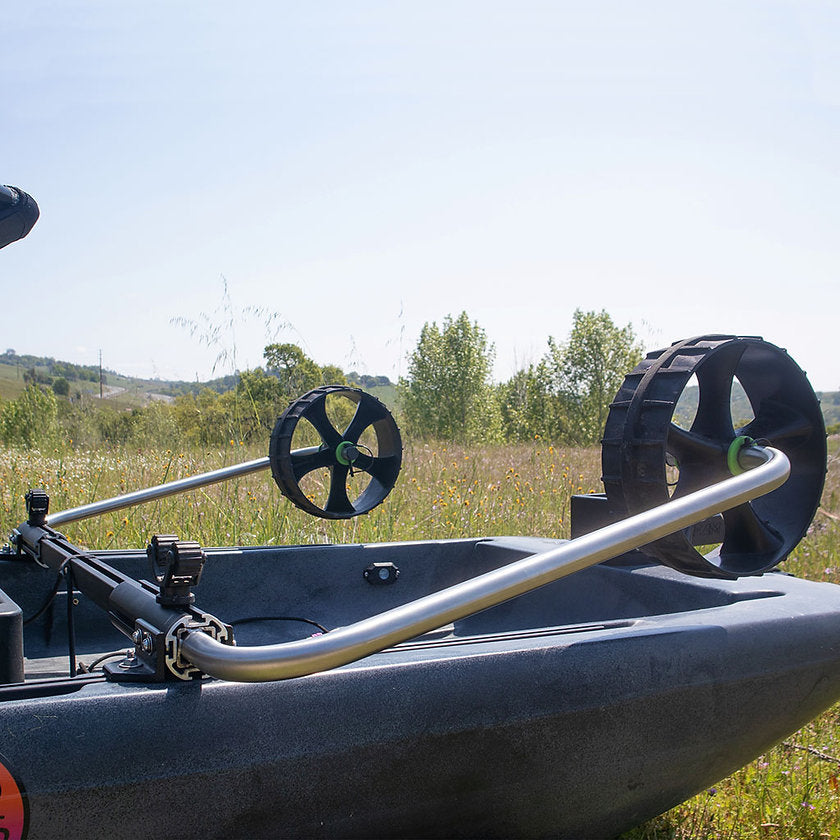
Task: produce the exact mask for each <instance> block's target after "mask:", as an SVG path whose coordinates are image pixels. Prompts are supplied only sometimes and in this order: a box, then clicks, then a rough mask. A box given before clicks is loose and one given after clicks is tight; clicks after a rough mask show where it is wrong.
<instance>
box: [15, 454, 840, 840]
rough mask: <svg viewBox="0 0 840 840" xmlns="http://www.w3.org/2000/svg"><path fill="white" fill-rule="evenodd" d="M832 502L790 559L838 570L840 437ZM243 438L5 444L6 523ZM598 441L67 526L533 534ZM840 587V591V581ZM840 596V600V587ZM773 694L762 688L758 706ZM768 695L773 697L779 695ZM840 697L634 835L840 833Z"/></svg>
mask: <svg viewBox="0 0 840 840" xmlns="http://www.w3.org/2000/svg"><path fill="white" fill-rule="evenodd" d="M831 444H832V447H831V448H832V452H833V453H834V454H833V455H832V457H831V459H830V463H829V472H828V478H827V483H826V489H825V493H824V495H823V507H822V508H821V511H820V512H819V513H818V514H817V517H816V519H815V520H814V524H813V525H812V527H811V530H810V532H809V534H808V536H807V538H806V539H805V540H804V541H803V542H802V543H801V545H800V546H799V547H798V548H797V549H796V551H795V552H794V554H793V555H792V556H791V558H790V559H789V560H788V561H787V564H786V569H787V570H788V571H790V572H793V573H795V574H797V575H800V576H803V577H807V578H811V579H815V580H823V581H830V582H832V583H840V551H838V547H839V546H840V540H838V537H840V520H838V516H837V515H838V514H840V460H838V455H837V453H836V450H837V441H835V440H832V441H831ZM264 454H265V452H264V451H261V450H260V449H256V448H249V447H246V446H241V445H239V444H237V443H235V442H232V443H231V444H230V445H228V446H227V447H225V448H224V449H221V450H212V451H210V450H208V451H189V452H178V451H169V450H166V451H144V452H138V451H136V450H135V451H119V450H104V449H103V450H97V451H73V450H67V451H64V452H61V451H50V452H46V451H45V452H38V451H32V452H24V451H15V450H8V449H7V450H0V519H2V522H0V528H2V529H3V533H4V534H5V533H8V532H9V530H10V529H11V528H13V527H14V526H15V525H16V524H17V523H18V522H19V521H20V520H22V519H23V518H24V503H23V494H24V493H25V492H26V490H27V489H28V488H29V487H32V486H35V487H42V488H44V489H45V490H47V492H48V493H49V494H50V497H51V509H52V510H53V511H57V510H61V509H65V508H68V507H73V506H76V505H78V504H83V503H85V502H89V501H92V500H95V499H102V498H107V497H109V496H113V495H117V494H120V493H123V492H127V491H130V490H135V489H138V488H141V487H147V486H151V485H155V484H158V483H161V482H164V481H169V480H173V479H176V478H180V477H184V476H186V475H190V474H195V473H198V472H203V471H205V470H210V469H215V468H217V467H220V466H223V465H225V464H230V463H239V462H241V461H245V460H249V459H252V458H258V457H261V456H262V455H264ZM600 489H601V484H600V456H599V452H598V451H597V450H596V449H585V450H581V449H559V448H555V447H553V446H551V445H549V444H547V443H544V442H543V441H540V440H536V441H534V442H533V443H531V444H527V445H517V446H506V447H488V446H477V447H472V448H464V447H460V446H452V445H439V446H431V445H423V444H413V445H408V446H407V448H406V451H405V459H404V467H403V472H402V475H401V477H400V479H399V482H398V484H397V486H396V488H395V489H394V491H393V492H392V493H391V495H390V496H389V498H388V499H387V501H386V502H385V503H384V504H383V505H381V506H380V507H378V508H377V509H375V510H374V511H373V512H371V513H370V514H369V515H367V516H363V517H359V518H356V519H352V520H343V521H327V520H317V519H314V518H312V517H310V516H308V515H307V514H305V513H303V512H301V511H299V510H297V509H296V508H294V507H293V506H292V505H291V504H290V503H288V502H287V501H286V500H285V499H284V498H283V497H282V496H281V495H280V493H279V491H278V490H277V488H276V487H275V485H274V483H273V481H272V479H271V476H270V474H269V473H267V472H263V473H256V474H252V475H251V476H248V477H245V478H241V479H238V480H234V481H230V482H226V483H224V484H219V485H214V486H211V487H207V488H204V489H203V490H198V491H194V492H192V493H190V494H186V495H183V496H177V497H172V498H169V499H166V500H161V501H158V502H152V503H148V504H146V505H143V506H140V507H136V508H132V509H128V510H125V511H121V512H115V513H112V514H108V515H105V516H101V517H99V518H96V519H90V520H85V521H82V522H79V523H75V524H72V525H68V526H66V528H65V529H64V530H65V533H66V534H67V536H68V537H69V538H70V540H71V541H73V542H76V543H79V544H82V545H85V546H89V547H95V548H98V549H103V548H116V547H135V548H136V547H139V546H143V545H145V544H146V542H147V541H148V539H149V537H150V535H151V534H152V533H155V532H162V533H177V534H179V535H180V536H181V537H182V538H185V539H195V540H197V541H198V542H200V543H202V544H204V545H236V544H259V543H267V544H299V543H316V542H372V541H380V540H403V539H429V538H438V537H461V536H481V535H486V536H491V535H504V534H527V535H541V536H549V537H568V536H569V522H568V509H569V498H570V497H571V495H573V494H574V493H579V492H589V491H598V492H599V491H600ZM838 591H839V592H840V590H838ZM838 607H840V600H838ZM763 700H764V698H757V708H758V707H759V706H760V704H761V702H762V701H763ZM767 702H770V701H769V700H768V701H767ZM838 779H840V708H835V709H832V710H829V711H828V712H826V713H825V714H823V715H822V716H821V717H820V718H818V719H816V720H815V721H813V722H812V723H811V724H809V725H808V726H806V727H805V728H804V729H803V730H801V731H800V732H798V733H796V734H795V735H792V736H791V737H790V738H788V739H787V740H786V741H785V742H784V743H783V744H781V745H779V746H777V747H775V748H774V749H772V750H770V751H769V752H768V753H767V754H766V755H763V756H760V757H758V758H757V759H756V760H755V761H754V762H752V763H751V764H749V765H748V766H747V767H745V768H743V769H742V770H739V771H738V772H737V773H735V774H733V775H732V776H730V777H729V778H727V779H724V780H721V781H720V782H719V783H718V784H716V785H715V786H714V787H713V788H711V789H710V790H708V791H705V792H703V793H701V794H700V795H699V796H696V797H694V798H693V799H691V800H689V801H688V802H686V803H684V804H682V805H680V806H678V807H677V808H675V809H673V810H672V811H670V812H669V813H667V814H665V815H663V816H661V817H659V818H657V819H655V820H653V821H651V822H649V823H647V824H645V825H644V826H640V827H639V828H637V829H635V830H634V831H632V832H629V833H628V834H627V835H625V837H626V838H632V840H665V838H722V839H723V838H727V839H728V838H733V840H747V838H750V839H751V838H756V837H760V838H794V837H796V838H838V837H840V781H838Z"/></svg>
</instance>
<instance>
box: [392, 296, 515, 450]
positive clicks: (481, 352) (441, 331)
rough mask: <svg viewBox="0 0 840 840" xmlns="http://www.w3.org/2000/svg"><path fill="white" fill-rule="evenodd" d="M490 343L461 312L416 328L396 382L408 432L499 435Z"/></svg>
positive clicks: (444, 436) (463, 438)
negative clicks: (405, 365) (417, 334)
mask: <svg viewBox="0 0 840 840" xmlns="http://www.w3.org/2000/svg"><path fill="white" fill-rule="evenodd" d="M493 358H494V348H493V345H492V344H491V343H490V341H489V340H488V338H487V334H486V333H485V332H484V330H483V329H482V328H481V327H480V326H479V325H478V323H477V322H471V321H470V319H469V316H468V315H467V313H466V312H462V313H461V314H460V315H459V316H458V317H457V318H455V319H454V320H453V318H452V316H451V315H448V316H447V317H446V318H445V319H444V321H443V325H442V327H441V328H438V326H437V324H436V323H434V322H432V323H431V324H428V323H427V324H425V325H424V327H423V329H422V331H421V332H420V340H419V341H418V342H417V347H416V349H415V350H414V352H413V353H412V354H411V356H410V357H409V363H408V376H407V377H406V378H405V379H402V380H401V381H400V383H399V394H400V404H401V406H402V409H403V412H404V414H405V421H406V431H407V433H408V434H410V435H413V436H414V437H417V438H422V439H435V440H454V441H459V442H461V443H464V442H467V441H480V440H484V441H491V440H497V439H498V438H499V437H500V422H499V413H498V403H497V401H496V400H495V399H494V394H493V389H492V385H491V375H492V372H493Z"/></svg>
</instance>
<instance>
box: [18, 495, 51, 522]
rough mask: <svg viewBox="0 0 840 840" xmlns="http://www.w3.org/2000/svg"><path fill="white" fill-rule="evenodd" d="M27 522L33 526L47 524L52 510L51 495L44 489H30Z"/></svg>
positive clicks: (27, 496) (27, 499)
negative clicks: (48, 515) (48, 514)
mask: <svg viewBox="0 0 840 840" xmlns="http://www.w3.org/2000/svg"><path fill="white" fill-rule="evenodd" d="M24 499H25V500H26V516H27V522H28V524H29V525H31V526H32V527H33V528H43V527H44V525H46V524H47V513H48V512H49V510H50V497H49V496H48V495H47V494H46V493H45V492H44V491H43V490H34V489H33V490H29V492H27V494H26V496H24Z"/></svg>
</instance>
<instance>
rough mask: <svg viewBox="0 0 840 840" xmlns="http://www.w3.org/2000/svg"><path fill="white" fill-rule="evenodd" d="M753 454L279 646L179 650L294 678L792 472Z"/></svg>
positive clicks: (600, 556) (226, 669)
mask: <svg viewBox="0 0 840 840" xmlns="http://www.w3.org/2000/svg"><path fill="white" fill-rule="evenodd" d="M750 455H758V456H760V457H761V458H762V459H763V460H764V463H763V464H762V465H761V466H759V467H756V468H755V469H752V470H749V471H748V472H745V473H742V474H741V475H737V476H733V477H732V478H727V479H725V480H724V481H721V482H719V483H718V484H714V485H712V486H711V487H706V488H704V489H702V490H698V491H696V492H694V493H691V494H689V495H687V496H683V497H682V498H680V499H673V500H672V501H670V502H667V503H665V504H664V505H660V506H659V507H656V508H653V509H652V510H648V511H645V512H643V513H639V514H636V515H635V516H631V517H629V518H627V519H624V520H622V521H621V522H617V523H615V524H614V525H608V526H607V527H605V528H601V529H600V530H598V531H594V532H593V533H591V534H586V535H584V536H582V537H578V538H577V539H575V540H571V541H569V542H567V543H564V544H563V545H560V546H558V547H557V548H554V549H551V550H550V551H546V552H543V553H541V554H536V555H534V556H532V557H526V558H524V559H522V560H518V561H516V562H513V563H510V564H508V565H507V566H503V567H502V568H500V569H495V570H494V571H492V572H487V573H486V574H483V575H479V576H477V577H474V578H472V579H470V580H467V581H464V582H463V583H459V584H456V585H455V586H451V587H449V588H448V589H443V590H441V591H440V592H435V593H433V594H431V595H427V596H425V597H423V598H418V599H417V600H416V601H412V602H411V603H409V604H404V605H403V606H401V607H396V608H395V609H392V610H388V611H387V612H384V613H380V614H379V615H375V616H372V617H370V618H366V619H363V620H362V621H358V622H356V623H355V624H351V625H349V626H347V627H340V628H338V629H337V630H332V631H330V632H329V633H326V634H324V635H323V636H315V637H311V638H308V639H301V640H299V641H295V642H286V643H283V644H276V645H259V646H253V647H234V646H231V645H225V644H222V643H221V642H217V641H216V640H215V639H212V638H211V637H210V636H208V635H206V634H205V633H202V632H200V631H192V632H189V633H188V634H187V635H186V637H185V638H184V639H183V641H182V643H181V648H180V653H181V656H182V657H183V658H184V659H186V660H188V661H189V662H191V663H192V664H193V665H195V666H196V667H197V668H200V669H201V670H202V671H204V673H206V674H210V675H211V676H213V677H219V678H220V679H224V680H234V681H239V682H263V681H267V680H279V679H288V678H290V677H299V676H303V675H305V674H313V673H317V672H319V671H326V670H328V669H330V668H335V667H337V666H339V665H345V664H347V663H348V662H354V661H355V660H357V659H362V658H363V657H365V656H368V655H370V654H372V653H376V652H377V651H380V650H383V649H384V648H387V647H390V646H391V645H394V644H397V643H398V642H402V641H405V640H406V639H410V638H413V637H414V636H418V635H420V634H421V633H425V632H427V631H429V630H434V629H435V628H437V627H441V626H443V625H445V624H448V623H449V622H451V621H457V620H458V619H461V618H465V617H466V616H468V615H471V614H472V613H475V612H478V611H479V610H483V609H487V607H492V606H495V605H496V604H500V603H502V601H507V600H509V599H510V598H514V597H516V596H517V595H522V594H523V593H525V592H530V591H531V590H532V589H536V588H538V587H540V586H544V585H545V584H547V583H551V582H552V581H555V580H558V579H559V578H562V577H565V576H567V575H571V574H573V573H574V572H577V571H579V570H581V569H584V568H586V567H588V566H593V565H595V564H596V563H601V562H602V561H604V560H609V559H610V558H611V557H616V556H618V555H619V554H623V553H624V552H625V551H630V550H631V549H633V548H639V547H640V546H643V545H645V544H647V543H650V542H653V541H654V540H657V539H659V538H660V537H664V536H667V535H668V534H672V533H674V532H675V531H679V530H680V529H682V528H685V527H687V526H688V525H691V524H693V523H695V522H699V521H701V520H703V519H705V518H706V517H708V516H713V515H714V514H716V513H720V512H721V511H724V510H728V509H729V508H732V507H736V506H737V505H740V504H743V503H744V502H747V501H749V500H750V499H753V498H756V497H757V496H761V495H763V494H764V493H769V492H770V491H771V490H774V489H775V488H776V487H779V486H780V485H781V484H783V483H784V482H785V480H786V479H787V477H788V475H789V474H790V462H789V461H788V459H787V457H786V456H785V455H784V453H782V452H779V451H778V450H776V449H771V448H767V449H762V448H760V447H750Z"/></svg>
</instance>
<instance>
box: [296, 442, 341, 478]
mask: <svg viewBox="0 0 840 840" xmlns="http://www.w3.org/2000/svg"><path fill="white" fill-rule="evenodd" d="M290 456H291V461H292V471H293V472H294V476H295V480H296V481H300V480H301V478H303V476H305V475H306V474H307V473H311V472H312V470H317V469H318V468H319V467H330V466H332V465H333V464H334V463H335V455H334V452H333V450H331V449H328V448H327V447H326V446H309V447H307V448H306V449H295V450H294V451H292V452H291V453H290Z"/></svg>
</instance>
